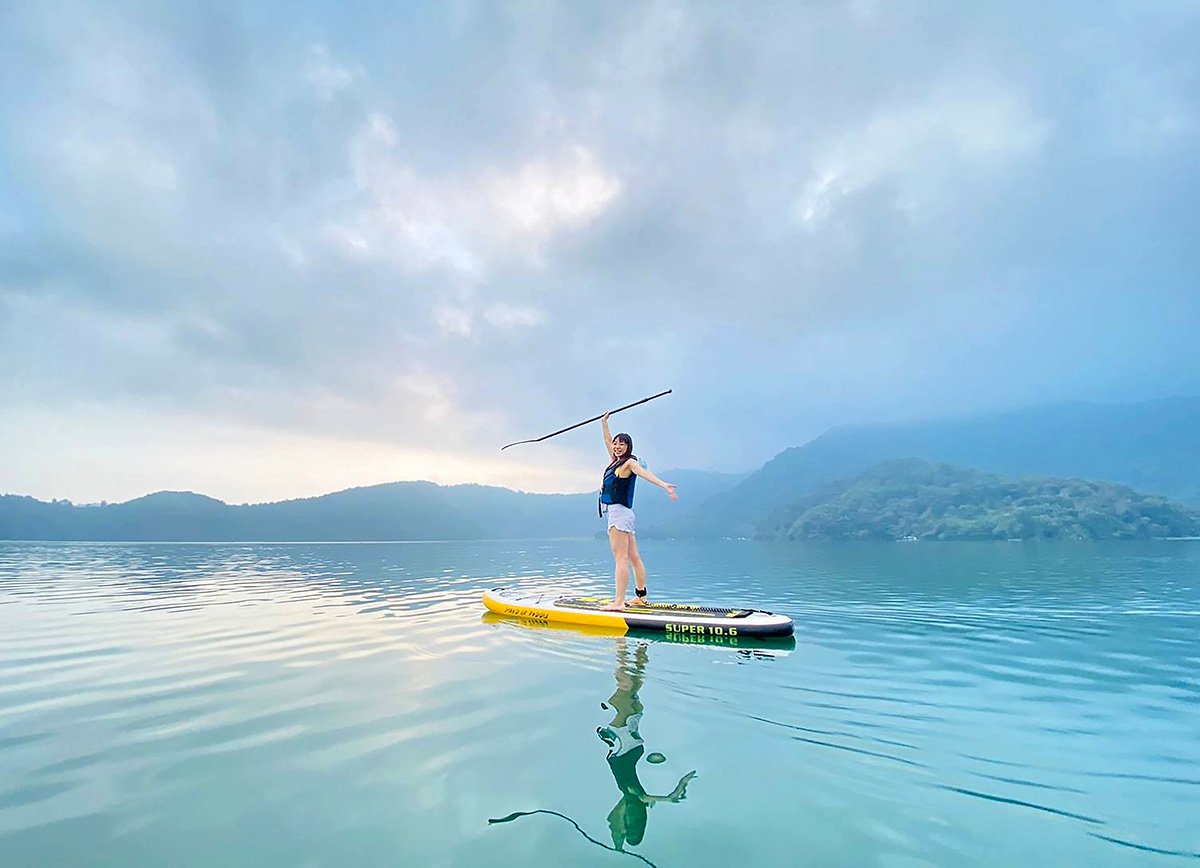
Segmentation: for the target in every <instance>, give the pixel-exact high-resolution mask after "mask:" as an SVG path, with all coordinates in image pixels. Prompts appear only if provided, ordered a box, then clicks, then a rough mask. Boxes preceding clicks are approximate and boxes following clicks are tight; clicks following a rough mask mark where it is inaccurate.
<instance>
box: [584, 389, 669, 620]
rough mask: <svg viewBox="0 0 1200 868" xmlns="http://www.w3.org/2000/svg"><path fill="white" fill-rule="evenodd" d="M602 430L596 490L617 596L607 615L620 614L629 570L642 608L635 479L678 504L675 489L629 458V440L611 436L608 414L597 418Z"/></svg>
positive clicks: (642, 573)
mask: <svg viewBox="0 0 1200 868" xmlns="http://www.w3.org/2000/svg"><path fill="white" fill-rule="evenodd" d="M601 424H602V425H603V427H604V445H605V446H607V447H608V459H609V460H608V467H606V468H605V470H604V482H603V484H602V487H601V489H600V503H602V504H603V505H604V510H605V512H606V513H607V514H608V542H609V545H611V546H612V553H613V560H614V561H615V562H616V575H615V578H616V583H617V593H616V596H615V597H613V601H612V603H610V604H609V605H607V606H605V607H604V608H605V609H608V610H610V611H615V612H620V611H621V610H623V609H624V608H625V591H626V590H627V589H628V587H629V570H630V568H631V567H632V568H633V580H634V593H635V594H636V595H637V598H638V602H639V603H640V604H642V605H645V604H646V603H647V602H648V601H647V599H646V567H645V565H643V564H642V556H641V555H640V554H638V547H637V537H636V536H635V533H636V531H635V530H634V515H633V488H634V484H635V483H636V482H637V477H639V476H640V477H642V478H643V479H645V480H646V481H647V482H651V483H653V484H655V485H657V486H658V487H659V488H661V489H662V490H663V491H665V492H666V493H667V496H668V497H670V498H671V500H679V498H678V496H676V494H675V486H674V485H672V484H671V483H669V482H663V481H662V480H661V479H659V478H658V477H657V476H655V475H654V474H653V473H652V472H650V471H649V470H647V469H646V468H645V467H642V465H641V464H640V463H638V460H637V456H636V455H634V454H633V438H631V437H630V436H629V435H628V434H618V435H617V436H616V437H613V436H612V432H611V431H609V428H608V414H607V413H605V414H604V416H603V417H601Z"/></svg>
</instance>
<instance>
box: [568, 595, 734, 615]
mask: <svg viewBox="0 0 1200 868" xmlns="http://www.w3.org/2000/svg"><path fill="white" fill-rule="evenodd" d="M611 602H612V600H611V599H606V598H604V597H560V598H559V599H557V600H555V601H554V605H556V606H565V607H568V608H571V609H603V608H604V607H605V606H607V605H608V604H609V603H611ZM625 611H626V612H628V613H629V614H631V615H689V616H694V617H697V618H745V617H746V616H747V615H749V614H750V613H752V612H754V611H755V610H754V609H721V608H717V607H713V606H691V605H688V604H687V603H649V604H647V603H641V602H634V601H630V602H627V603H626V604H625Z"/></svg>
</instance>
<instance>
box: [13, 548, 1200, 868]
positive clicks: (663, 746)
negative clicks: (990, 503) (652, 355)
mask: <svg viewBox="0 0 1200 868" xmlns="http://www.w3.org/2000/svg"><path fill="white" fill-rule="evenodd" d="M643 555H644V556H645V558H646V560H647V563H648V565H649V567H650V569H651V591H652V596H653V597H654V598H655V599H659V600H666V599H671V600H676V601H681V602H708V603H728V604H734V605H755V606H759V607H762V608H770V609H774V610H776V611H782V612H786V613H787V614H789V615H792V616H793V618H795V621H796V627H797V630H796V642H795V647H794V648H791V649H790V650H789V649H786V648H785V649H776V648H761V647H759V646H757V645H755V644H754V643H752V642H747V643H745V644H742V645H738V646H736V647H712V646H704V645H695V644H675V643H670V642H664V641H655V640H647V639H643V638H637V637H613V636H602V635H593V634H588V633H584V632H579V631H573V630H562V629H548V628H536V627H532V626H528V625H522V624H518V623H512V622H508V621H502V620H496V619H493V618H490V617H484V612H483V608H482V606H481V605H480V603H479V595H480V592H481V591H482V590H483V589H485V588H488V587H492V586H496V585H511V584H520V585H522V586H536V587H562V588H564V589H570V590H572V591H601V592H606V591H608V590H609V587H610V586H609V579H608V575H609V560H608V558H609V556H608V553H607V546H606V544H605V543H604V542H603V541H599V540H583V541H552V542H488V543H461V542H459V543H409V544H401V543H376V544H220V545H164V544H99V543H98V544H65V543H63V544H55V543H46V544H41V543H0V864H2V865H4V866H6V868H7V866H24V865H31V866H32V865H39V866H40V865H121V866H140V865H222V866H227V865H281V866H283V865H287V866H291V865H306V866H323V865H331V866H350V865H422V866H425V865H429V866H475V865H479V866H560V865H580V866H591V865H595V866H603V865H612V866H620V865H631V866H632V865H635V864H652V865H657V866H660V868H668V866H691V868H695V866H729V865H765V864H780V865H814V866H823V865H855V866H858V865H879V866H923V865H946V866H951V865H968V864H969V865H995V866H1002V865H1003V866H1011V865H1022V866H1028V865H1088V866H1108V865H1162V866H1169V865H1172V864H1188V863H1194V862H1195V861H1196V860H1197V859H1200V639H1198V629H1197V628H1198V627H1200V543H1196V542H1161V543H1122V544H1040V545H1035V544H996V545H992V544H985V543H977V544H961V545H960V544H927V543H919V544H902V543H897V544H879V545H874V544H831V545H809V544H779V545H773V544H760V543H748V542H720V543H685V542H656V541H653V540H647V541H646V542H645V543H643ZM497 820H501V821H502V822H493V821H497Z"/></svg>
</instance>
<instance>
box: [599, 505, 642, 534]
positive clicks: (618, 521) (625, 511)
mask: <svg viewBox="0 0 1200 868" xmlns="http://www.w3.org/2000/svg"><path fill="white" fill-rule="evenodd" d="M604 511H605V512H606V513H607V514H608V528H609V530H612V529H613V528H614V527H615V528H616V529H617V530H620V531H624V532H625V533H633V534H636V533H637V531H636V530H634V521H635V518H634V515H633V510H632V509H630V508H629V507H627V506H623V505H621V504H619V503H610V504H608V508H607V509H605V510H604Z"/></svg>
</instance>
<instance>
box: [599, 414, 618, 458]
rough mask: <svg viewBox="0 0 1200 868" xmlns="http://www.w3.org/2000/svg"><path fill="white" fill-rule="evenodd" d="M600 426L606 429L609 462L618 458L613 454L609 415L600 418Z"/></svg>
mask: <svg viewBox="0 0 1200 868" xmlns="http://www.w3.org/2000/svg"><path fill="white" fill-rule="evenodd" d="M600 424H601V426H603V428H604V448H605V449H607V450H608V460H609V461H612V460H613V459H614V458H616V457H617V456H616V455H614V454H613V445H612V431H610V430H608V414H607V413H605V414H604V415H603V416H601V417H600Z"/></svg>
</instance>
